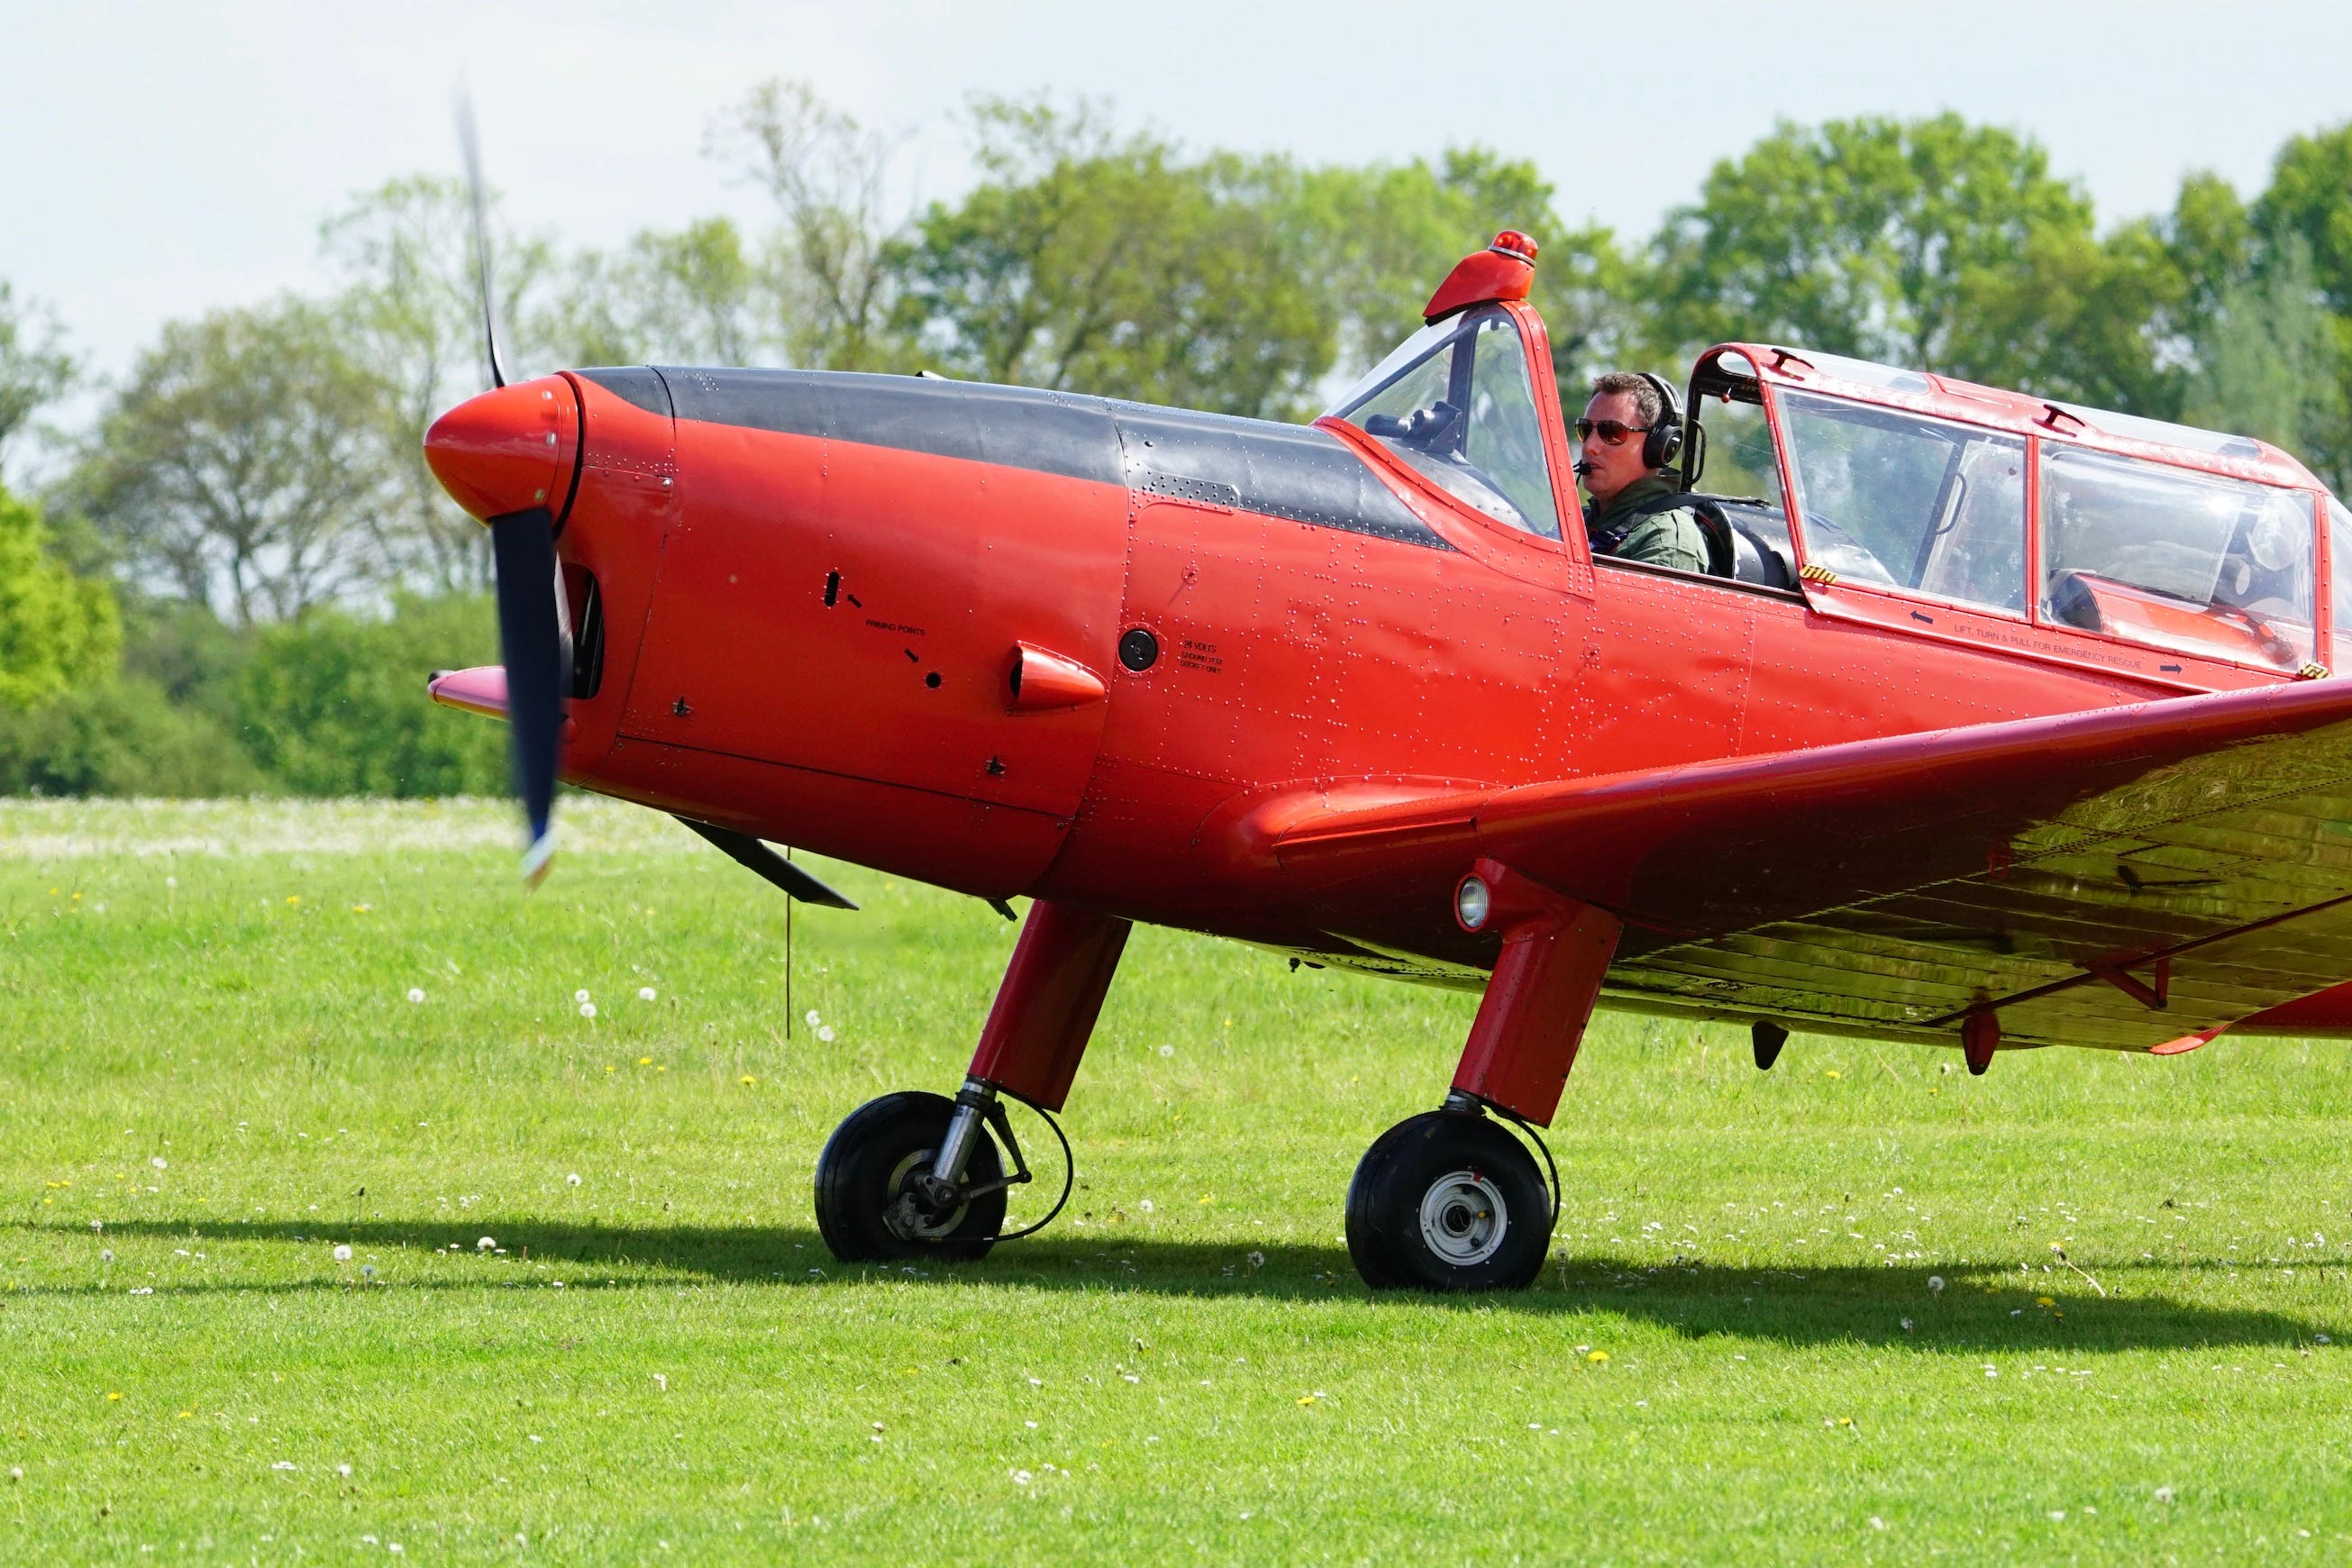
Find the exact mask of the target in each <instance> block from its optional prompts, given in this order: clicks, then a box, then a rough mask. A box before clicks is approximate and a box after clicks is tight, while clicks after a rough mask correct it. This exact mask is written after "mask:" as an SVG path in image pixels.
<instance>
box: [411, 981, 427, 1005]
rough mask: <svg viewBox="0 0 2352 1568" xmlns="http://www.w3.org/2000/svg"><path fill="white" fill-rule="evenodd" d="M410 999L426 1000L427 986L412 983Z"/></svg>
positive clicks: (412, 1000) (416, 1000)
mask: <svg viewBox="0 0 2352 1568" xmlns="http://www.w3.org/2000/svg"><path fill="white" fill-rule="evenodd" d="M408 999H409V1000H410V1001H411V1002H422V1001H424V1000H425V987H423V986H422V985H412V986H410V987H409V988H408Z"/></svg>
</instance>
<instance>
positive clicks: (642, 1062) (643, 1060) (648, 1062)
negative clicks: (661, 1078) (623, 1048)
mask: <svg viewBox="0 0 2352 1568" xmlns="http://www.w3.org/2000/svg"><path fill="white" fill-rule="evenodd" d="M637 1065H638V1066H639V1067H641V1068H649V1067H651V1066H653V1065H654V1058H651V1057H639V1058H637Z"/></svg>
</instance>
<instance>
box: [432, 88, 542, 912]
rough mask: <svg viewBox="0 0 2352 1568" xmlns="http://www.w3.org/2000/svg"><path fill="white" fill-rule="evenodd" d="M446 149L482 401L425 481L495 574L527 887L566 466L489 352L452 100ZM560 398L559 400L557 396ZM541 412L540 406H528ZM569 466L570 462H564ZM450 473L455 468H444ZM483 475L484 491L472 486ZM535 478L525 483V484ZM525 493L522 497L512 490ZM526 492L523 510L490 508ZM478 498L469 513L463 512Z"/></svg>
mask: <svg viewBox="0 0 2352 1568" xmlns="http://www.w3.org/2000/svg"><path fill="white" fill-rule="evenodd" d="M457 142H458V146H459V148H460V149H461V150H462V151H463V153H464V154H465V159H466V186H467V195H468V196H469V197H470V204H469V205H470V206H471V208H472V218H473V232H474V277H475V282H476V285H477V287H478V291H479V295H480V300H481V307H482V346H483V350H484V353H485V356H486V358H487V359H488V368H489V380H490V388H491V390H490V393H489V394H488V395H484V396H481V397H477V398H474V399H472V400H471V401H469V402H467V403H465V404H463V405H459V406H458V407H457V408H455V409H452V410H451V411H450V412H449V413H448V414H446V415H445V416H442V418H441V419H440V420H439V421H438V422H437V423H436V425H435V426H434V427H433V431H432V433H431V435H429V436H428V437H426V448H427V451H428V454H429V456H430V458H431V459H432V460H433V466H434V468H435V470H436V473H440V475H441V477H442V480H443V482H444V483H445V484H449V485H450V487H451V490H452V493H453V494H457V499H458V500H460V501H461V502H467V503H468V504H467V510H469V511H473V512H475V515H477V516H479V517H482V518H483V519H484V521H487V522H488V524H489V529H490V552H491V556H492V558H493V561H494V563H495V565H496V568H497V573H498V600H499V653H500V656H501V657H502V658H504V660H505V662H506V683H507V691H506V697H507V720H508V722H509V725H510V727H511V729H512V731H513V737H512V738H513V742H514V788H515V796H516V798H517V799H518V800H520V802H521V803H522V809H523V817H524V819H525V821H526V822H527V823H528V825H529V826H530V847H528V848H526V849H525V850H524V851H523V857H522V874H523V879H524V880H525V881H526V882H528V883H529V884H530V885H531V886H532V887H537V886H538V885H539V883H540V881H541V879H543V878H544V877H545V876H546V875H547V871H548V868H549V865H550V863H551V861H552V859H553V858H554V854H555V825H554V809H555V769H556V763H557V761H558V760H559V758H560V756H561V753H562V744H563V701H564V697H565V694H566V689H567V688H568V686H569V684H570V675H571V669H572V628H571V626H570V624H569V621H570V616H569V615H568V612H567V606H566V605H565V603H564V593H563V579H562V572H561V570H560V568H559V567H558V566H557V564H556V559H555V521H556V519H555V508H556V507H558V506H560V505H561V504H562V502H561V501H559V500H556V499H555V490H554V481H555V479H556V478H557V476H558V473H559V472H560V471H561V469H562V468H564V467H566V466H567V465H566V464H565V463H564V461H563V458H564V457H565V456H566V454H565V453H564V452H563V447H564V446H565V445H566V444H567V443H566V442H565V441H564V440H563V439H562V437H563V434H564V433H563V432H562V431H560V430H559V429H557V428H552V427H549V426H551V425H553V424H556V423H559V422H558V421H556V420H555V418H554V416H556V415H557V414H558V413H560V412H561V410H559V408H558V407H557V405H556V395H555V393H554V392H552V391H550V390H542V391H541V392H540V393H539V394H538V395H537V396H536V397H533V396H531V395H530V388H529V387H528V386H517V387H509V386H508V385H507V375H506V361H505V357H504V355H503V354H502V353H500V352H499V322H498V300H497V295H496V293H495V291H494V290H493V289H492V288H491V286H490V226H489V216H488V197H487V196H486V195H485V193H484V188H483V184H482V157H481V148H480V144H479V142H478V139H477V137H476V135H475V132H474V104H473V100H472V98H471V96H470V95H468V94H467V93H466V92H465V91H463V90H462V89H461V90H460V91H459V93H458V95H457ZM565 401H566V402H568V401H569V395H568V394H567V395H566V397H565ZM542 404H543V405H544V407H541V406H540V405H542ZM571 456H572V457H573V458H576V453H575V454H571ZM445 457H458V458H463V468H464V472H463V475H462V479H470V480H473V481H475V482H474V483H472V484H470V485H467V486H466V488H467V489H471V490H472V491H473V492H474V495H473V497H471V498H469V497H468V496H467V495H466V494H462V493H459V487H458V485H456V484H451V480H452V479H453V477H457V476H453V475H452V473H451V472H449V471H447V470H446V468H445V464H444V461H443V459H444V458H445ZM451 466H456V465H454V464H453V465H451ZM491 478H495V479H497V480H499V481H502V482H498V483H496V484H489V483H484V482H481V481H483V480H484V479H491ZM533 480H536V481H537V482H536V483H535V484H533V483H532V482H531V481H533ZM525 485H530V489H529V490H528V491H526V490H525V489H523V488H522V487H523V486H525ZM526 494H528V496H529V498H530V503H531V504H530V505H528V506H525V507H522V508H520V509H517V510H499V509H503V508H505V507H507V506H508V505H509V503H510V502H511V501H513V500H520V499H523V497H524V496H525V495H526ZM474 500H478V501H479V503H480V504H479V505H478V506H477V505H475V504H472V503H473V501H474Z"/></svg>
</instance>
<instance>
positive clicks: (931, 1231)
mask: <svg viewBox="0 0 2352 1568" xmlns="http://www.w3.org/2000/svg"><path fill="white" fill-rule="evenodd" d="M954 1115H955V1102H954V1101H952V1100H949V1099H948V1098H947V1097H946V1096H945V1095H940V1094H925V1093H921V1092H919V1091H909V1092H906V1093H900V1094H886V1095H884V1096H883V1097H882V1098H881V1099H879V1100H867V1101H866V1103H865V1104H863V1105H861V1106H859V1107H858V1108H857V1109H856V1110H853V1111H851V1112H850V1113H849V1114H848V1115H847V1116H846V1117H845V1118H843V1119H842V1123H841V1125H840V1126H838V1127H836V1128H835V1129H834V1130H833V1136H832V1137H830V1138H828V1139H826V1140H825V1143H824V1152H823V1153H822V1154H819V1155H818V1156H817V1159H816V1227H817V1230H818V1232H819V1234H821V1235H822V1236H823V1237H824V1245H825V1246H826V1247H827V1248H828V1249H830V1250H831V1251H832V1253H833V1255H834V1256H835V1258H839V1259H841V1261H843V1262H844V1263H881V1262H890V1261H895V1260H898V1259H903V1258H931V1259H934V1260H938V1261H942V1262H964V1261H968V1260H970V1259H972V1258H984V1257H986V1256H987V1255H988V1249H989V1248H990V1247H993V1246H994V1245H995V1244H996V1237H997V1233H998V1232H1000V1231H1002V1230H1003V1228H1004V1192H1003V1189H1002V1188H999V1189H998V1190H997V1191H995V1192H992V1193H989V1194H984V1195H982V1196H981V1197H977V1198H972V1199H971V1200H969V1201H968V1202H966V1203H964V1204H962V1205H959V1206H958V1207H957V1208H955V1209H954V1210H953V1211H952V1212H950V1213H948V1214H935V1213H933V1212H931V1211H929V1210H927V1209H925V1208H923V1207H922V1206H921V1205H919V1203H918V1202H917V1201H916V1198H915V1194H914V1192H913V1191H912V1188H913V1184H914V1177H915V1176H916V1175H917V1174H918V1173H920V1172H924V1171H927V1170H929V1166H930V1160H931V1155H932V1153H933V1152H934V1151H936V1150H937V1149H938V1148H939V1146H940V1140H941V1139H943V1138H944V1137H946V1135H947V1130H948V1121H949V1120H950V1118H951V1117H953V1116H954ZM1003 1173H1004V1168H1003V1164H1002V1163H1000V1162H999V1160H998V1158H997V1152H996V1142H995V1140H994V1139H992V1138H991V1137H989V1136H988V1134H987V1133H986V1131H982V1133H981V1135H980V1137H979V1140H978V1141H977V1142H975V1143H974V1144H973V1145H972V1151H971V1163H970V1164H969V1165H968V1166H967V1167H966V1168H965V1171H964V1181H965V1183H966V1184H968V1185H972V1186H982V1185H985V1184H988V1183H990V1182H993V1181H996V1180H998V1179H999V1178H1000V1177H1002V1176H1003Z"/></svg>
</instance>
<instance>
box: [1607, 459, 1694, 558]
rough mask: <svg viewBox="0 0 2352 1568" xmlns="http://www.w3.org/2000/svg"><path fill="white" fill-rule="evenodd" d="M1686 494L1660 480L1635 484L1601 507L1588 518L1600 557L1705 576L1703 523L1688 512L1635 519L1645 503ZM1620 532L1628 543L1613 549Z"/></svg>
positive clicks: (1619, 542) (1657, 513)
mask: <svg viewBox="0 0 2352 1568" xmlns="http://www.w3.org/2000/svg"><path fill="white" fill-rule="evenodd" d="M1680 493H1681V491H1680V490H1679V489H1677V488H1676V487H1675V485H1674V484H1672V483H1670V482H1669V481H1667V480H1665V479H1659V478H1658V477H1656V476H1655V475H1653V476H1651V477H1650V478H1648V479H1635V480H1634V481H1633V483H1632V484H1630V485H1627V486H1626V487H1625V488H1624V489H1622V490H1619V491H1618V492H1617V494H1616V495H1615V496H1614V497H1612V499H1611V500H1610V502H1609V504H1608V505H1607V506H1606V507H1597V508H1595V509H1594V510H1591V511H1589V512H1587V513H1586V514H1585V518H1584V531H1585V536H1586V537H1587V538H1588V539H1589V540H1591V543H1592V551H1593V553H1594V554H1596V555H1613V556H1615V557H1616V558H1617V559H1618V560H1620V561H1644V562H1647V563H1650V564H1651V565H1653V566H1672V567H1675V568H1676V569H1678V570H1680V571H1684V572H1704V571H1706V534H1705V533H1703V532H1701V531H1700V530H1699V525H1698V519H1697V517H1696V516H1695V515H1693V513H1692V512H1691V510H1690V509H1689V508H1687V507H1676V508H1674V509H1673V510H1666V511H1653V512H1651V513H1650V514H1649V515H1648V516H1646V517H1640V516H1636V517H1631V518H1629V516H1628V514H1629V513H1633V512H1638V511H1640V510H1642V509H1643V504H1644V503H1649V504H1652V505H1654V504H1655V503H1656V502H1657V501H1659V500H1663V499H1664V498H1665V497H1667V496H1671V495H1678V494H1680ZM1620 529H1622V530H1623V537H1622V538H1619V539H1617V541H1616V543H1615V547H1614V548H1611V546H1610V540H1611V538H1612V535H1615V534H1616V533H1617V532H1618V531H1619V530H1620Z"/></svg>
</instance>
